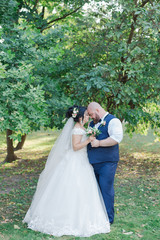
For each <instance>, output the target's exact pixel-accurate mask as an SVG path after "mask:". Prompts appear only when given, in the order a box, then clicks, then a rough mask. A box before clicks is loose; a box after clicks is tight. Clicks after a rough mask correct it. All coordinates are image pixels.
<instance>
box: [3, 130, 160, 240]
mask: <svg viewBox="0 0 160 240" xmlns="http://www.w3.org/2000/svg"><path fill="white" fill-rule="evenodd" d="M58 134H59V132H58V131H46V132H45V131H41V132H36V133H32V134H30V135H29V136H27V140H26V142H25V145H24V148H23V149H22V150H20V151H18V152H17V153H16V154H17V156H18V157H19V159H18V160H17V161H15V162H14V163H5V164H1V165H0V181H1V189H0V239H2V240H3V239H5V240H22V239H24V240H41V239H48V240H49V239H57V240H71V239H72V240H74V239H76V240H78V239H91V240H125V239H135V240H136V239H143V240H152V239H155V240H156V239H160V230H159V229H160V206H159V205H158V204H159V202H160V198H159V179H160V174H159V170H160V151H159V149H160V143H159V142H157V143H155V142H154V136H153V134H152V132H149V134H148V135H147V136H141V135H134V136H133V138H130V137H129V136H127V135H125V136H124V140H123V141H122V143H121V144H120V158H121V160H120V162H119V166H118V170H117V173H116V179H115V193H116V195H115V222H114V224H113V225H112V226H111V232H110V233H109V234H100V235H95V236H92V237H90V238H79V237H77V238H76V237H73V236H64V237H59V238H56V237H53V236H50V235H46V234H41V233H39V232H34V231H32V230H30V229H27V225H26V224H22V220H23V218H24V216H25V213H26V211H27V209H28V207H29V206H30V203H31V200H32V196H33V194H34V192H35V189H36V183H37V180H38V176H39V174H40V172H41V171H42V169H43V168H44V165H45V161H46V158H47V155H48V153H49V151H50V149H51V147H52V146H53V144H54V142H55V140H56V138H57V136H58ZM5 155H6V144H5V135H1V136H0V162H2V161H3V160H4V157H5Z"/></svg>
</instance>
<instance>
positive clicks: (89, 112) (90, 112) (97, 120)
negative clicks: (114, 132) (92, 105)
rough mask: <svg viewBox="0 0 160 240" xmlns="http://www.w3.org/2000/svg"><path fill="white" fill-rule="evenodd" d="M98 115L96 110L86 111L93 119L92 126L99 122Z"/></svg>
mask: <svg viewBox="0 0 160 240" xmlns="http://www.w3.org/2000/svg"><path fill="white" fill-rule="evenodd" d="M98 113H99V112H98V111H97V110H95V111H94V110H91V109H88V114H89V116H90V117H91V118H92V119H93V122H94V124H96V123H98V122H99V120H100V116H99V114H98Z"/></svg>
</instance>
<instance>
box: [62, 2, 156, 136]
mask: <svg viewBox="0 0 160 240" xmlns="http://www.w3.org/2000/svg"><path fill="white" fill-rule="evenodd" d="M159 19H160V3H159V1H147V0H146V1H124V0H119V1H116V2H114V1H113V2H112V3H110V2H108V1H106V2H105V3H104V1H103V2H99V3H98V4H94V6H91V7H89V9H88V10H87V13H85V14H84V17H83V19H78V18H77V19H76V22H77V25H76V24H74V25H73V28H72V35H70V40H69V43H68V45H67V49H66V51H65V53H64V56H66V57H65V58H64V59H65V60H64V64H65V62H67V63H68V65H70V69H69V70H68V71H67V72H66V73H65V75H64V76H62V75H61V82H60V83H59V85H60V88H61V89H63V92H65V93H66V95H67V94H68V96H70V97H71V98H74V99H75V101H77V102H78V103H82V104H85V105H86V104H87V103H88V102H89V101H93V100H95V101H98V102H100V103H101V104H103V105H104V107H105V108H107V109H108V110H109V111H110V112H112V113H114V114H116V115H117V116H118V117H119V118H120V119H121V120H125V121H126V122H127V123H128V124H127V131H128V132H130V133H131V132H133V131H136V130H138V129H139V131H140V132H141V133H144V132H145V131H146V129H148V128H149V127H152V128H153V129H154V130H155V133H156V134H157V135H159V133H158V130H157V129H159V127H160V123H159V120H158V119H159V117H160V106H159V102H160V99H159V90H160V79H159V73H160V63H159V55H160V38H159ZM68 46H69V47H68ZM67 55H68V57H67Z"/></svg>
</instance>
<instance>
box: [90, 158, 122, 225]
mask: <svg viewBox="0 0 160 240" xmlns="http://www.w3.org/2000/svg"><path fill="white" fill-rule="evenodd" d="M117 164H118V162H103V163H96V164H92V166H93V168H94V172H95V175H96V178H97V181H98V184H99V187H100V189H101V193H102V196H103V200H104V203H105V207H106V210H107V213H108V218H109V222H110V223H113V221H114V176H115V173H116V169H117Z"/></svg>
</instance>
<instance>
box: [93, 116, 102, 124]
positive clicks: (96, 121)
mask: <svg viewBox="0 0 160 240" xmlns="http://www.w3.org/2000/svg"><path fill="white" fill-rule="evenodd" d="M100 119H101V118H100V116H99V115H98V114H97V113H95V117H94V118H93V122H94V124H96V123H98V122H99V120H100Z"/></svg>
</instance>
